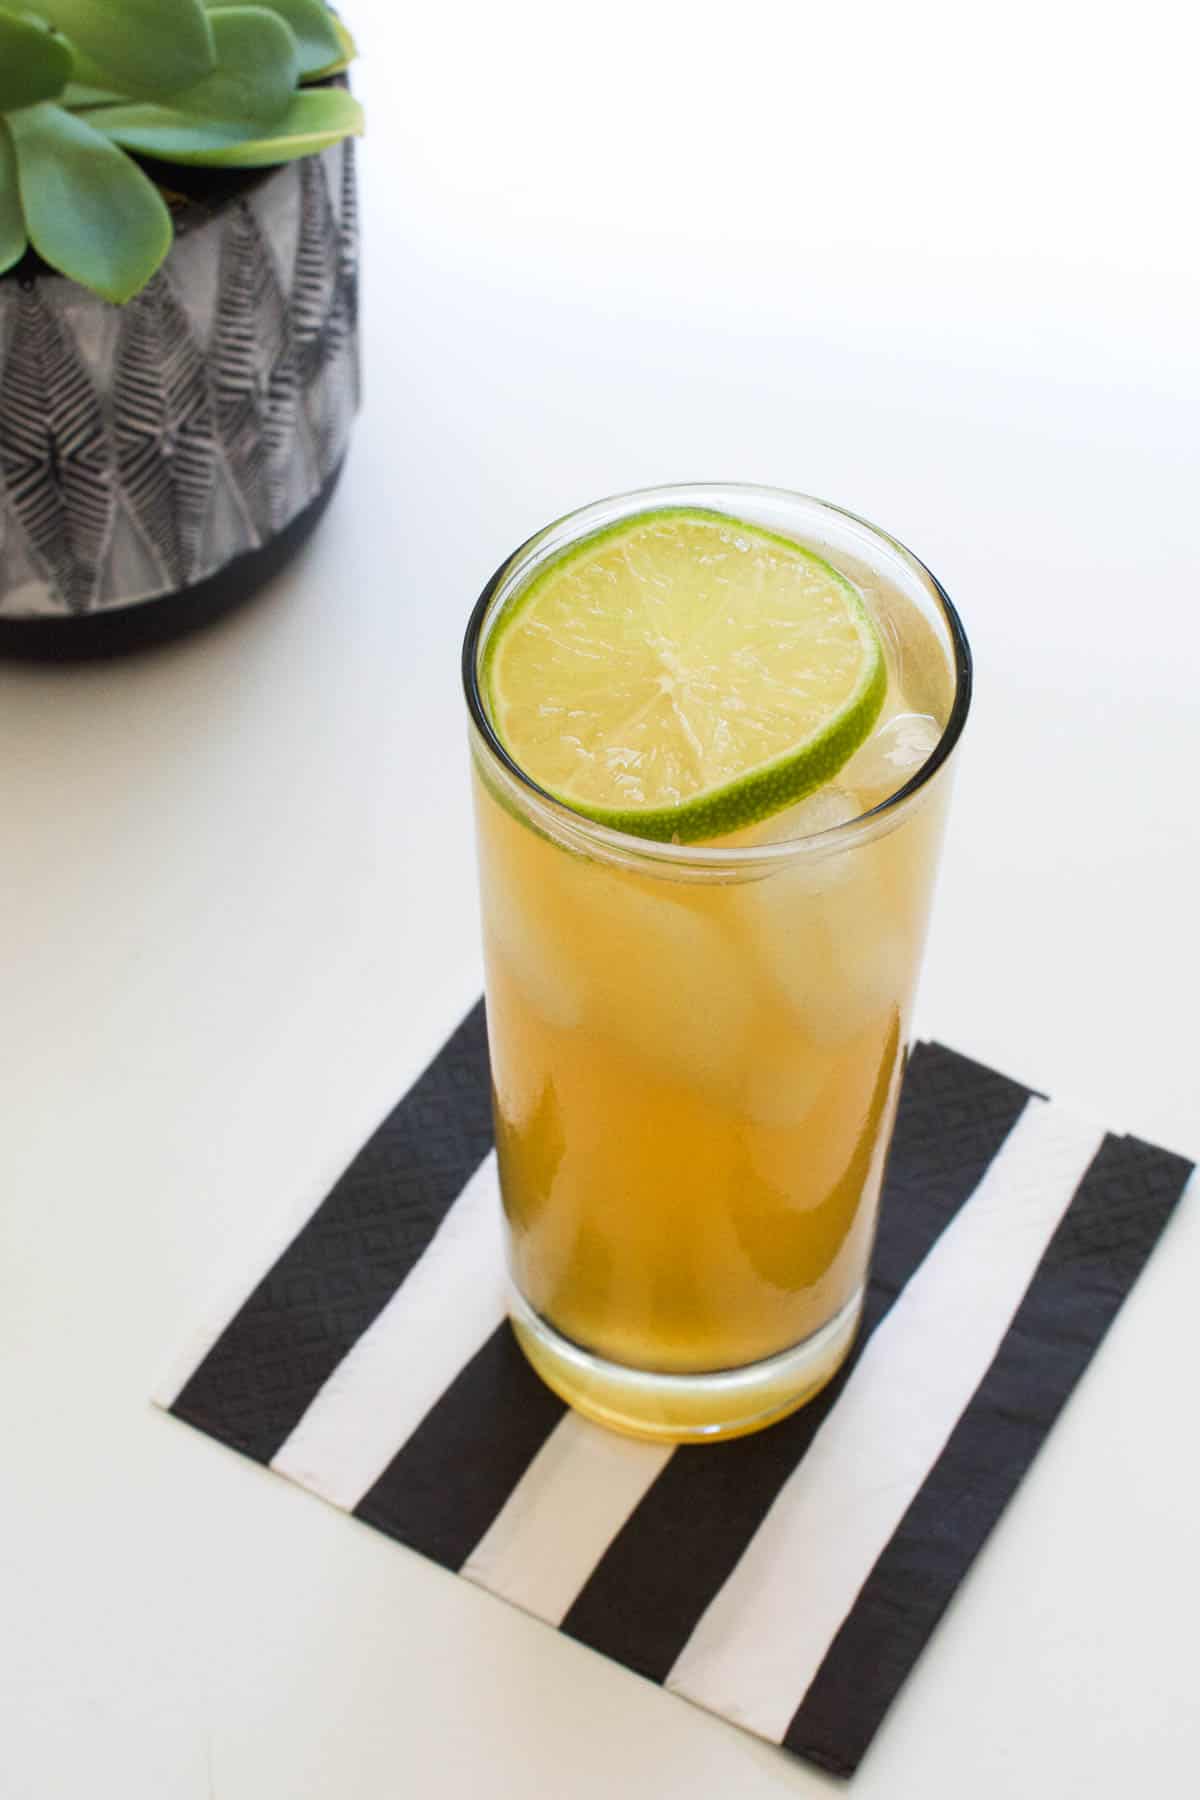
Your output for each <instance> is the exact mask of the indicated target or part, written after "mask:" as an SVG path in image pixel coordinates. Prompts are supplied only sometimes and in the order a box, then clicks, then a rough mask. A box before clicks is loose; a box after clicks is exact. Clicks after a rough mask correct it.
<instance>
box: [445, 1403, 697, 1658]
mask: <svg viewBox="0 0 1200 1800" xmlns="http://www.w3.org/2000/svg"><path fill="white" fill-rule="evenodd" d="M673 1448H674V1446H673V1445H671V1444H650V1443H642V1442H639V1441H638V1440H637V1439H635V1438H625V1437H618V1436H617V1434H616V1433H615V1432H612V1431H604V1430H602V1429H601V1427H600V1426H599V1425H593V1424H592V1423H591V1421H590V1420H589V1419H585V1418H582V1417H581V1416H580V1415H579V1414H578V1413H573V1412H568V1413H566V1414H565V1415H564V1417H563V1418H562V1420H561V1421H560V1423H559V1424H558V1425H556V1426H555V1428H554V1430H553V1431H552V1432H551V1433H550V1436H549V1437H548V1438H547V1439H546V1442H545V1443H544V1444H543V1445H542V1447H541V1449H540V1450H539V1451H538V1453H537V1455H536V1456H535V1457H534V1459H533V1461H532V1462H531V1463H530V1465H529V1467H528V1468H527V1469H526V1471H525V1473H524V1475H523V1476H522V1477H521V1479H520V1481H519V1482H518V1483H517V1485H516V1487H515V1488H514V1489H513V1491H512V1493H511V1494H510V1495H509V1497H508V1500H507V1501H506V1503H505V1505H504V1506H503V1507H502V1508H501V1510H500V1512H499V1513H498V1514H497V1515H496V1517H495V1519H494V1520H493V1521H492V1523H491V1525H490V1526H489V1527H488V1530H487V1531H486V1532H485V1533H484V1535H483V1537H482V1538H481V1539H480V1540H479V1543H478V1544H477V1545H476V1546H475V1548H474V1550H473V1551H472V1552H471V1555H470V1556H469V1557H468V1559H467V1561H466V1562H465V1564H464V1565H463V1567H462V1569H461V1571H460V1573H461V1574H463V1575H465V1576H466V1577H467V1579H468V1580H469V1581H475V1582H478V1584H479V1586H480V1587H485V1588H487V1589H489V1591H490V1592H491V1593H493V1594H500V1595H501V1596H502V1597H503V1598H504V1599H505V1600H511V1601H512V1602H513V1604H514V1605H516V1606H521V1607H524V1609H525V1611H526V1612H531V1613H534V1614H536V1616H537V1617H538V1618H539V1619H546V1620H548V1621H549V1622H550V1624H552V1625H558V1624H560V1623H561V1622H562V1619H563V1618H564V1616H565V1614H566V1612H567V1610H568V1608H569V1607H570V1605H571V1603H572V1601H573V1600H574V1599H575V1597H576V1595H577V1594H578V1593H579V1590H580V1589H581V1588H582V1586H583V1584H584V1582H585V1581H586V1580H587V1578H588V1576H589V1575H590V1574H591V1572H592V1570H593V1569H594V1568H595V1566H596V1564H597V1563H598V1562H599V1561H600V1558H601V1557H602V1556H603V1555H604V1552H605V1551H606V1550H607V1549H608V1546H609V1545H610V1544H611V1543H612V1541H613V1539H614V1538H615V1537H616V1535H617V1533H618V1531H619V1530H620V1529H621V1527H622V1525H624V1523H625V1521H626V1519H628V1517H629V1515H630V1514H631V1513H632V1511H633V1509H634V1507H635V1506H636V1505H637V1504H638V1502H639V1500H641V1498H642V1496H643V1495H644V1494H645V1493H646V1491H647V1489H648V1488H649V1487H650V1485H651V1483H652V1482H653V1481H654V1480H655V1479H656V1477H657V1476H658V1474H659V1473H660V1471H661V1470H662V1469H663V1467H664V1465H665V1464H666V1462H667V1460H668V1458H669V1457H670V1455H671V1452H672V1450H673Z"/></svg>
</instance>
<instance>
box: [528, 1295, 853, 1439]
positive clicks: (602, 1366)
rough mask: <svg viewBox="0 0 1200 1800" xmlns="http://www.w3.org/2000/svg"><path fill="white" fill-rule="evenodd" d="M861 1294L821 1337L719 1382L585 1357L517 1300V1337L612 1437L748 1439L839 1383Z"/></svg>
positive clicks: (718, 1377)
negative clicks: (833, 1379) (837, 1378)
mask: <svg viewBox="0 0 1200 1800" xmlns="http://www.w3.org/2000/svg"><path fill="white" fill-rule="evenodd" d="M862 1299H863V1295H862V1289H861V1288H860V1289H859V1290H858V1292H857V1293H856V1294H855V1295H854V1296H853V1297H852V1299H850V1300H849V1301H847V1303H846V1305H845V1306H843V1308H842V1310H841V1311H840V1312H839V1313H837V1314H835V1316H834V1317H833V1318H832V1319H830V1321H829V1323H828V1324H827V1325H825V1326H823V1327H822V1329H821V1330H820V1331H816V1332H814V1333H813V1335H812V1336H811V1337H808V1338H805V1339H804V1341H803V1342H802V1343H799V1344H796V1345H795V1346H794V1347H793V1348H792V1349H791V1350H784V1351H782V1352H781V1353H780V1354H779V1355H778V1356H769V1357H766V1358H765V1359H764V1360H763V1361H762V1362H757V1363H751V1364H749V1365H748V1366H747V1367H746V1368H742V1369H722V1370H720V1371H719V1372H718V1373H716V1374H713V1375H657V1374H649V1373H647V1372H646V1371H644V1370H642V1369H631V1368H627V1367H626V1366H625V1365H624V1364H622V1363H614V1362H606V1361H605V1360H604V1358H603V1357H599V1356H593V1355H592V1354H591V1352H590V1351H588V1350H582V1349H580V1347H579V1345H578V1344H573V1343H572V1342H571V1340H570V1338H565V1337H562V1336H560V1335H559V1333H558V1332H557V1331H555V1330H554V1328H553V1326H551V1325H548V1324H547V1323H546V1321H545V1319H543V1318H541V1317H540V1316H539V1315H538V1314H537V1313H535V1312H534V1311H533V1310H532V1308H531V1307H530V1306H528V1305H527V1304H526V1302H525V1301H524V1300H523V1299H522V1298H521V1296H520V1295H519V1294H517V1293H516V1292H514V1293H513V1294H512V1296H511V1299H510V1302H509V1314H510V1317H511V1319H512V1325H513V1330H514V1331H515V1332H516V1335H517V1342H518V1343H519V1344H520V1346H521V1348H522V1350H523V1351H524V1352H525V1355H526V1357H527V1358H528V1359H529V1361H530V1362H531V1363H532V1365H533V1367H534V1369H536V1371H537V1373H538V1374H539V1375H540V1376H541V1378H542V1380H543V1381H544V1382H545V1383H546V1385H547V1387H550V1388H553V1390H554V1392H555V1393H556V1394H558V1395H559V1396H560V1397H561V1398H562V1399H563V1400H565V1401H566V1402H567V1404H568V1405H569V1406H573V1407H574V1408H575V1410H576V1412H581V1413H584V1414H585V1415H586V1416H587V1417H588V1418H589V1419H595V1421H596V1423H597V1424H599V1425H606V1426H608V1427H609V1429H610V1430H612V1431H623V1432H625V1433H626V1434H627V1435H628V1436H630V1437H639V1438H650V1439H652V1440H653V1441H654V1442H656V1443H672V1444H706V1443H710V1442H712V1441H713V1440H714V1439H717V1438H732V1437H744V1436H745V1435H746V1434H747V1433H748V1432H751V1431H761V1430H762V1429H763V1427H764V1426H766V1425H773V1424H774V1423H775V1422H776V1420H777V1419H784V1418H786V1417H787V1415H788V1414H789V1413H792V1412H795V1411H796V1410H797V1408H798V1407H801V1406H803V1405H804V1404H805V1402H806V1401H808V1400H811V1399H812V1398H813V1396H814V1395H815V1394H818V1393H819V1392H820V1391H821V1389H822V1388H823V1387H824V1386H825V1384H826V1382H827V1381H829V1380H830V1378H831V1377H832V1376H834V1375H835V1374H836V1373H837V1371H838V1369H839V1368H840V1367H841V1365H842V1363H843V1362H844V1361H845V1359H846V1355H847V1352H848V1351H849V1349H850V1346H851V1344H852V1343H853V1341H854V1333H855V1331H856V1329H857V1327H858V1318H859V1314H860V1312H861V1311H862Z"/></svg>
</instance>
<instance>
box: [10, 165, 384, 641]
mask: <svg viewBox="0 0 1200 1800" xmlns="http://www.w3.org/2000/svg"><path fill="white" fill-rule="evenodd" d="M201 173H202V172H200V171H194V170H193V171H189V172H187V173H186V174H185V173H184V172H182V171H177V170H171V171H161V172H160V177H161V180H162V185H163V186H164V188H165V189H166V190H167V191H168V192H169V193H170V195H171V199H172V208H173V211H174V212H175V243H174V245H173V247H172V249H171V252H170V255H169V256H168V258H167V260H166V262H165V263H164V264H163V267H162V268H161V269H160V270H159V272H158V274H157V275H155V277H154V278H153V280H152V281H151V282H150V284H149V286H148V287H147V288H146V289H145V290H144V291H143V292H142V293H141V294H139V295H138V296H137V297H136V298H135V299H133V300H131V301H129V302H128V303H127V304H126V305H125V306H123V307H117V306H112V305H109V304H108V303H107V302H106V301H103V300H100V299H98V298H96V296H94V295H93V294H91V293H89V292H87V291H86V290H85V289H83V288H80V287H78V286H77V285H76V284H75V283H74V282H71V281H67V280H65V279H64V278H63V277H62V276H59V275H56V274H54V273H52V272H51V271H48V270H46V269H45V268H44V267H43V266H41V265H36V264H35V265H34V266H31V264H33V262H34V259H32V258H27V259H26V262H25V263H24V264H22V265H20V266H19V267H18V268H16V269H14V270H12V271H10V272H9V274H8V275H6V276H5V277H3V278H0V650H3V651H7V652H9V653H13V652H16V653H18V654H20V653H28V654H34V655H40V656H46V655H50V656H77V655H81V654H83V655H87V654H97V653H107V652H111V651H114V650H120V649H124V648H127V647H131V646H133V645H136V644H141V643H147V642H152V641H156V640H159V639H161V638H163V637H167V636H171V635H174V634H175V633H177V632H179V631H180V630H183V629H187V628H188V627H190V626H191V625H193V624H196V623H199V622H201V621H203V620H206V619H208V618H211V617H213V616H214V615H215V614H217V613H220V612H223V611H225V610H227V609H228V608H229V607H231V606H233V605H235V604H237V603H238V602H239V601H241V600H244V599H246V598H248V597H249V596H250V595H251V594H252V593H254V592H255V591H256V590H257V589H258V588H259V587H261V586H262V584H263V582H264V581H266V580H267V579H268V578H269V577H270V576H271V575H273V574H274V573H275V572H276V571H277V570H278V569H280V568H281V567H282V566H283V564H284V563H285V562H286V561H287V560H288V558H289V557H290V556H291V555H292V554H294V552H295V551H296V549H297V548H298V547H299V545H300V544H301V543H302V542H303V540H304V538H305V537H306V536H307V534H308V532H309V531H310V530H311V529H312V527H313V525H314V524H315V523H316V520H317V518H318V517H319V516H320V513H321V511H322V510H323V508H324V506H325V504H326V502H327V501H328V499H329V497H330V494H331V493H332V491H333V487H334V485H335V483H336V481H337V478H338V474H339V473H340V470H341V466H342V460H343V457H344V456H345V452H346V446H347V443H348V440H349V435H350V429H351V425H352V423H353V419H354V414H355V412H356V410H357V407H358V398H359V361H358V323H357V319H358V214H357V204H356V189H355V167H354V143H353V140H352V139H347V140H346V141H345V142H343V143H341V144H337V145H335V146H334V147H333V148H332V149H330V150H326V151H325V152H323V153H322V154H321V155H319V156H313V157H309V158H306V159H305V160H303V161H300V162H295V163H288V164H285V165H283V166H282V167H279V168H274V169H268V170H260V171H254V172H253V173H244V172H239V173H238V174H236V175H233V176H225V175H222V176H216V177H215V178H214V177H213V175H212V172H208V171H205V172H203V177H204V178H203V180H202V181H200V182H199V183H197V176H198V175H200V174H201ZM177 187H182V188H183V190H184V191H182V192H178V191H176V190H177ZM189 189H190V190H191V191H188V190H189Z"/></svg>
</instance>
